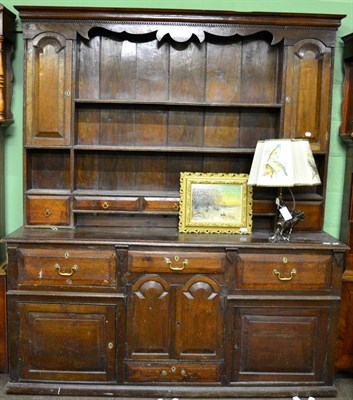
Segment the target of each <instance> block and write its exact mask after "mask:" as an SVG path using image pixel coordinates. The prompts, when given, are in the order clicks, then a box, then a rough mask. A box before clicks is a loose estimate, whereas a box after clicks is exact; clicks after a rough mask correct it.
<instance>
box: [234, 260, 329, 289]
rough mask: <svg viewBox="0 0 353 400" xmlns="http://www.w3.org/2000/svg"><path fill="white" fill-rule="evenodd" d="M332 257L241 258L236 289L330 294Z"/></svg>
mask: <svg viewBox="0 0 353 400" xmlns="http://www.w3.org/2000/svg"><path fill="white" fill-rule="evenodd" d="M331 278H332V256H331V255H325V254H286V253H277V254H240V255H239V259H238V265H237V271H236V286H237V289H258V290H263V289H264V290H310V289H313V290H329V289H330V287H331Z"/></svg>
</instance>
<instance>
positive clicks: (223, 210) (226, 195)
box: [179, 172, 252, 234]
mask: <svg viewBox="0 0 353 400" xmlns="http://www.w3.org/2000/svg"><path fill="white" fill-rule="evenodd" d="M247 182H248V175H247V174H225V173H224V174H223V173H201V172H182V173H181V174H180V209H179V232H193V233H201V232H204V233H240V234H250V233H251V228H252V187H251V186H248V185H247Z"/></svg>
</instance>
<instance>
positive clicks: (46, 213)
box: [43, 208, 51, 217]
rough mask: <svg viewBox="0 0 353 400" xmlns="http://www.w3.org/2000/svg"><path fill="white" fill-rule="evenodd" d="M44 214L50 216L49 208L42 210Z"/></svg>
mask: <svg viewBox="0 0 353 400" xmlns="http://www.w3.org/2000/svg"><path fill="white" fill-rule="evenodd" d="M43 214H44V216H45V217H50V216H51V211H50V210H49V208H47V209H46V210H45V211H44V213H43Z"/></svg>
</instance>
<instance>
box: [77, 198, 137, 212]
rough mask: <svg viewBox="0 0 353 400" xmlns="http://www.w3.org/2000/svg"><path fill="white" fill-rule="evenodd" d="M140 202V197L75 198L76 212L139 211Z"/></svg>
mask: <svg viewBox="0 0 353 400" xmlns="http://www.w3.org/2000/svg"><path fill="white" fill-rule="evenodd" d="M139 208H140V201H139V198H138V197H90V196H75V198H74V209H75V210H95V211H138V210H139Z"/></svg>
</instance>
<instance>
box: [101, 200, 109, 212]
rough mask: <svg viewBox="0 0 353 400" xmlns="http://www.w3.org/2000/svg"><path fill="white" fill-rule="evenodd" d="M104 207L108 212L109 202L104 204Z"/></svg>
mask: <svg viewBox="0 0 353 400" xmlns="http://www.w3.org/2000/svg"><path fill="white" fill-rule="evenodd" d="M102 207H103V208H104V210H107V209H108V208H109V203H108V202H107V201H105V202H104V203H103V205H102Z"/></svg>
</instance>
